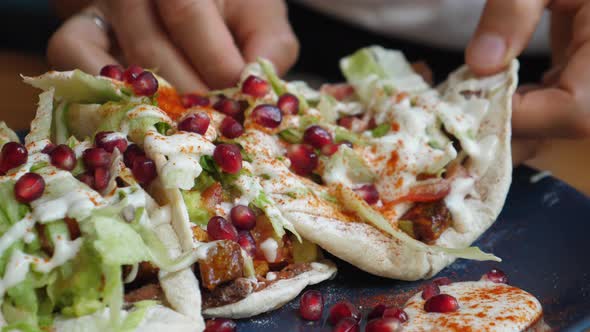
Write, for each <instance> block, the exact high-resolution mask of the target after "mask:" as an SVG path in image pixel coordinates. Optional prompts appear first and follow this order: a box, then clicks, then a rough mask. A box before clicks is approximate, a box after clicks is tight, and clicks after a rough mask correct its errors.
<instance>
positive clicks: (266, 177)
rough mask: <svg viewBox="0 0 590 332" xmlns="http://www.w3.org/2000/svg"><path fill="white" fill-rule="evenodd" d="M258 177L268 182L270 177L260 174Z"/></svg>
mask: <svg viewBox="0 0 590 332" xmlns="http://www.w3.org/2000/svg"><path fill="white" fill-rule="evenodd" d="M260 177H261V178H263V179H265V180H270V179H271V176H270V175H269V174H260Z"/></svg>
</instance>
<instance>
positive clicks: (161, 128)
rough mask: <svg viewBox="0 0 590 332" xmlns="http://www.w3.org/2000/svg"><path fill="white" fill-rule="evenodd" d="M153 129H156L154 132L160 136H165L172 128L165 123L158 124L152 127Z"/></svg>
mask: <svg viewBox="0 0 590 332" xmlns="http://www.w3.org/2000/svg"><path fill="white" fill-rule="evenodd" d="M154 127H156V130H157V131H158V132H159V133H160V134H162V135H166V134H167V133H168V130H170V128H172V127H171V126H170V124H169V123H166V122H158V123H156V124H155V125H154Z"/></svg>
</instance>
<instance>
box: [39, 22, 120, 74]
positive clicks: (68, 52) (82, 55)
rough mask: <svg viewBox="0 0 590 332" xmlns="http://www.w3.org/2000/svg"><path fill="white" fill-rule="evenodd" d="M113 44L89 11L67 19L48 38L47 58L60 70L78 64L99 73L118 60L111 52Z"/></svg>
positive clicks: (77, 66) (68, 68) (84, 68)
mask: <svg viewBox="0 0 590 332" xmlns="http://www.w3.org/2000/svg"><path fill="white" fill-rule="evenodd" d="M110 47H111V44H110V41H109V38H108V35H107V32H106V31H104V30H102V29H101V28H99V27H98V25H96V24H95V23H94V22H93V19H92V17H91V16H89V15H86V14H81V15H75V16H72V17H71V18H70V19H68V20H67V21H66V22H65V23H64V24H63V25H62V26H61V27H60V28H59V29H58V30H57V31H56V32H55V33H54V34H53V35H52V36H51V39H49V42H48V44H47V59H48V61H49V64H50V65H51V66H52V67H53V68H55V69H58V70H71V69H75V68H79V69H81V70H84V71H86V72H88V73H91V74H95V75H96V74H98V72H99V71H100V69H101V68H102V67H103V66H104V65H105V64H109V63H117V61H115V59H114V58H113V57H112V56H110V55H109V49H110Z"/></svg>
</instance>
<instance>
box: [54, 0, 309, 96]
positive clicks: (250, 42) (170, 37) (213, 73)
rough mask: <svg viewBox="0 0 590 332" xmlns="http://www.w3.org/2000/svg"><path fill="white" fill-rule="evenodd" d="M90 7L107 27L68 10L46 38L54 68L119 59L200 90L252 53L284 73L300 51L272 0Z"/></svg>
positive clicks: (219, 83) (91, 66)
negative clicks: (155, 71)
mask: <svg viewBox="0 0 590 332" xmlns="http://www.w3.org/2000/svg"><path fill="white" fill-rule="evenodd" d="M89 11H90V12H94V13H98V14H99V15H101V16H102V17H104V20H105V22H108V24H109V25H110V29H112V31H105V29H101V28H100V27H99V25H97V24H95V23H94V22H93V21H92V19H91V18H90V17H89V16H87V15H74V16H72V17H71V18H70V19H68V20H67V21H66V22H65V23H64V25H63V26H62V27H61V28H60V29H59V30H57V31H56V32H55V34H54V35H53V36H52V38H51V39H50V41H49V45H48V50H47V56H48V59H49V62H50V64H51V65H52V66H54V67H55V68H57V69H64V70H65V69H73V68H80V69H82V70H85V71H87V72H89V73H92V74H98V72H99V71H100V69H101V68H102V67H103V66H104V65H106V64H111V63H117V62H118V61H117V60H116V59H120V60H121V62H123V63H125V64H138V65H140V66H143V67H146V68H155V69H157V70H158V73H159V74H160V75H162V76H163V77H164V78H166V79H167V80H169V81H170V82H171V83H172V84H173V85H175V86H176V87H177V88H178V89H179V90H181V91H183V92H190V91H199V90H201V91H205V90H206V89H208V88H211V89H217V88H225V87H228V86H233V85H234V84H235V83H236V82H237V80H238V78H239V75H240V72H241V70H242V69H243V67H244V65H245V64H246V63H247V62H250V61H254V60H255V59H256V58H257V57H259V56H260V57H265V58H268V59H270V60H271V61H272V62H273V63H274V64H275V66H276V67H277V69H278V71H279V72H280V73H284V72H285V71H287V70H288V69H289V67H291V66H292V65H293V63H294V62H295V60H296V58H297V55H298V51H299V45H298V42H297V39H296V37H295V35H294V34H293V32H292V30H291V27H290V25H289V22H288V19H287V10H286V6H285V4H284V2H283V1H279V0H273V1H268V0H249V1H241V0H155V1H146V0H125V1H119V0H98V1H95V2H94V4H93V5H92V6H91V7H89V8H88V9H86V12H89ZM109 32H112V33H111V35H110V36H109ZM119 55H120V56H119Z"/></svg>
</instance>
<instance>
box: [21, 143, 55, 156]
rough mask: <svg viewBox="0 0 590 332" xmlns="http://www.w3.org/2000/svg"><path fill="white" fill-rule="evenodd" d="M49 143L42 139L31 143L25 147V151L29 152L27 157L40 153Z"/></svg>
mask: <svg viewBox="0 0 590 332" xmlns="http://www.w3.org/2000/svg"><path fill="white" fill-rule="evenodd" d="M50 143H51V141H50V140H48V139H43V140H40V141H35V142H31V143H29V144H27V145H26V148H27V151H29V157H30V156H31V155H33V154H35V153H38V152H41V151H42V150H43V149H44V148H45V147H46V146H47V145H48V144H50Z"/></svg>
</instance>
